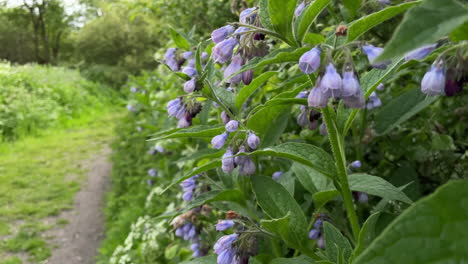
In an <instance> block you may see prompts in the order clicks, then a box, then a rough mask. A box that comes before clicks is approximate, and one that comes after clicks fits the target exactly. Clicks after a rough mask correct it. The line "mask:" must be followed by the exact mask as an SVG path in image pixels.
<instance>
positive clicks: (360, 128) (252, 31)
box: [110, 0, 468, 264]
mask: <svg viewBox="0 0 468 264" xmlns="http://www.w3.org/2000/svg"><path fill="white" fill-rule="evenodd" d="M258 5H259V6H258V7H254V8H250V9H246V10H243V11H242V12H241V13H240V19H239V22H235V23H232V24H231V25H227V26H225V27H222V28H220V29H218V30H216V31H214V32H212V34H211V39H210V41H201V42H200V43H197V42H196V41H194V40H193V38H188V37H186V35H185V34H182V33H179V32H177V31H175V30H174V31H172V32H171V33H172V37H173V40H174V43H175V44H176V45H177V46H178V49H176V48H173V47H171V48H170V49H168V50H167V52H166V53H165V54H164V62H165V64H166V66H167V67H166V68H162V67H160V68H159V69H158V70H157V71H155V72H154V73H152V74H150V75H149V76H146V77H145V76H143V77H141V78H140V79H135V80H133V81H132V82H131V83H130V84H129V87H128V89H129V90H130V91H132V93H131V96H130V100H129V104H128V105H127V108H128V110H129V111H130V112H131V113H130V116H129V117H130V120H127V125H128V126H129V127H135V126H139V127H141V129H142V131H141V132H142V133H143V135H142V136H141V138H140V140H143V139H146V142H147V143H145V144H156V146H163V147H164V151H163V153H165V154H168V153H172V155H167V156H166V155H159V156H157V157H158V159H157V160H149V161H148V162H147V163H146V162H145V163H144V164H145V165H144V166H142V165H137V162H136V161H138V160H139V159H142V158H129V159H131V160H132V161H130V162H128V163H129V164H132V168H134V169H135V170H137V169H139V170H141V172H140V173H138V176H137V175H136V174H135V175H134V177H135V182H139V184H140V186H139V187H138V186H133V184H132V186H133V187H132V188H142V186H143V185H144V179H145V177H146V178H147V177H148V176H146V175H145V173H144V171H145V170H146V169H148V168H151V169H154V171H153V170H151V171H148V173H149V174H151V175H153V176H154V175H155V174H157V175H156V176H155V179H154V183H155V185H156V186H152V189H151V190H148V191H146V193H147V194H148V196H147V199H146V201H145V202H144V206H142V204H143V198H141V200H139V203H138V204H139V206H137V208H142V211H140V214H139V215H138V216H139V217H140V216H141V217H140V218H139V219H138V220H134V223H133V224H132V227H131V228H130V232H129V233H128V235H127V238H126V239H125V241H124V242H123V243H122V244H121V245H120V246H118V247H116V250H115V251H114V253H113V257H112V258H111V260H110V262H111V263H180V262H181V261H183V260H187V259H189V258H191V257H190V256H188V254H187V251H188V249H189V248H190V250H191V251H192V258H193V259H192V260H187V261H186V262H183V263H192V264H201V263H218V264H225V263H226V264H227V263H265V264H266V263H272V264H275V263H301V264H302V263H359V264H360V263H422V262H424V263H426V262H433V261H440V262H444V263H445V262H463V261H464V260H465V259H466V257H467V256H466V252H465V250H464V245H465V244H466V242H467V241H468V233H467V232H466V231H464V229H463V225H464V224H466V223H467V221H468V214H467V212H466V210H464V209H465V208H464V207H466V206H465V205H464V204H465V203H466V202H465V199H463V197H462V196H463V193H464V192H466V191H467V190H468V181H467V180H466V177H467V174H466V169H467V166H468V165H467V162H466V150H465V145H466V140H465V138H466V136H467V134H466V131H467V127H466V126H467V125H466V122H459V120H463V118H464V117H463V116H465V115H466V111H467V109H466V107H465V105H466V103H467V99H466V91H463V86H464V84H465V81H466V76H467V72H466V68H464V65H466V57H467V49H466V47H467V42H466V41H464V40H465V39H466V33H463V32H462V31H463V27H464V23H466V22H467V21H468V11H467V9H466V7H464V6H463V5H461V4H460V3H459V2H458V1H456V0H450V1H444V3H442V2H440V1H437V0H425V1H410V2H404V3H401V4H399V5H389V1H378V2H366V3H364V4H362V6H361V3H360V1H344V6H342V5H340V4H338V3H335V2H332V1H330V0H315V1H312V2H310V3H306V2H303V3H299V1H296V0H261V1H258ZM403 13H404V14H405V15H404V17H403V19H401V17H400V15H401V14H403ZM449 14H450V15H449ZM355 18H358V19H355ZM389 21H390V22H391V23H390V22H389ZM395 22H398V23H400V26H399V27H397V28H396V29H395V28H394V26H393V25H394V23H395ZM422 22H424V23H422ZM236 28H237V29H236ZM312 31H313V32H314V33H312ZM391 35H393V37H390V36H391ZM446 36H449V38H447V37H446ZM387 40H388V42H387ZM211 41H213V42H214V44H212V43H210V42H211ZM384 42H387V43H386V44H385V48H380V47H379V46H382V45H383V44H384ZM337 69H338V70H337ZM341 69H342V70H341ZM171 71H172V72H173V74H172V75H169V76H168V73H169V72H171ZM176 77H177V78H179V79H180V81H179V82H177V81H174V79H172V78H176ZM148 87H151V88H148ZM182 90H183V91H182ZM143 91H146V92H143ZM142 92H143V93H142ZM184 92H185V93H184ZM446 96H447V97H446ZM165 108H166V109H165ZM168 116H169V117H168ZM176 122H177V128H174V127H175V126H176ZM133 131H135V130H133ZM133 133H136V132H133ZM127 138H129V136H128V135H126V136H125V137H124V139H125V141H124V144H126V139H127ZM210 143H211V144H210ZM139 144H144V143H139ZM149 146H150V145H146V148H145V147H141V145H139V148H140V150H139V151H138V152H133V150H131V153H132V154H134V155H137V156H138V154H137V153H140V155H144V153H145V152H146V151H147V148H148V147H149ZM152 146H154V145H152ZM129 147H130V146H129ZM127 151H129V152H130V150H128V149H127ZM118 155H124V154H123V153H121V154H118ZM119 160H120V159H119ZM133 165H135V167H133ZM122 170H123V169H122ZM116 176H117V177H118V178H117V179H116V181H117V182H120V181H122V180H124V178H122V176H121V175H116ZM125 180H131V181H133V180H134V179H133V177H132V178H130V179H125ZM449 180H454V181H449ZM441 185H442V186H441ZM122 190H123V191H124V193H126V194H129V195H130V194H131V193H132V192H133V191H128V190H130V188H128V187H126V188H123V189H122ZM111 201H112V200H111ZM132 207H133V205H131V204H128V208H132ZM133 208H135V207H133ZM123 210H126V211H128V210H130V209H123ZM134 219H136V216H135V218H134ZM126 230H129V229H126ZM125 233H127V232H125ZM449 244H450V246H447V245H449ZM163 248H164V249H165V251H164V255H163V252H162V249H163Z"/></svg>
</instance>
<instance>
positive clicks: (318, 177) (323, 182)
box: [291, 162, 329, 194]
mask: <svg viewBox="0 0 468 264" xmlns="http://www.w3.org/2000/svg"><path fill="white" fill-rule="evenodd" d="M291 170H292V171H293V172H294V174H295V175H296V178H297V179H298V180H299V182H300V183H301V184H302V186H304V188H305V189H306V190H307V191H309V192H310V193H311V194H314V193H316V192H317V191H322V190H326V189H329V180H328V178H327V176H325V175H323V174H322V173H320V172H318V171H316V170H313V169H311V168H309V167H307V166H305V165H302V164H300V163H297V162H294V164H293V165H292V167H291Z"/></svg>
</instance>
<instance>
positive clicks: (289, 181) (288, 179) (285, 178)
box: [278, 171, 296, 196]
mask: <svg viewBox="0 0 468 264" xmlns="http://www.w3.org/2000/svg"><path fill="white" fill-rule="evenodd" d="M278 183H279V184H281V185H283V187H284V188H285V189H286V190H287V191H288V192H289V193H290V194H291V196H294V187H295V184H296V178H294V176H293V175H292V172H291V171H288V172H286V173H284V174H283V175H281V177H280V178H279V180H278Z"/></svg>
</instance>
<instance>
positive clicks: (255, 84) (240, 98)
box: [235, 71, 278, 109]
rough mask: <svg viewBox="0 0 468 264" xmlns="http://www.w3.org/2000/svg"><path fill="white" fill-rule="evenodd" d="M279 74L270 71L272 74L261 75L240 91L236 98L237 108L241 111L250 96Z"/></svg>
mask: <svg viewBox="0 0 468 264" xmlns="http://www.w3.org/2000/svg"><path fill="white" fill-rule="evenodd" d="M276 73H278V72H274V71H270V72H264V73H262V74H261V75H259V76H258V77H257V78H255V79H253V80H252V82H251V83H250V84H249V85H247V86H244V87H243V88H242V89H241V90H240V91H239V94H237V96H236V103H235V106H236V107H237V108H238V109H240V108H241V107H242V104H243V103H244V102H245V101H246V100H247V98H249V96H250V95H252V93H253V92H255V90H256V89H257V88H259V87H260V86H261V85H262V84H263V83H265V82H266V81H267V80H268V79H270V78H271V77H272V76H273V75H275V74H276Z"/></svg>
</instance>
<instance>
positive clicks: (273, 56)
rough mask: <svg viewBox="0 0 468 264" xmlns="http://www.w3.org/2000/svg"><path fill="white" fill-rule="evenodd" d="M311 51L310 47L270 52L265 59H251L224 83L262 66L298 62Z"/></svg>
mask: <svg viewBox="0 0 468 264" xmlns="http://www.w3.org/2000/svg"><path fill="white" fill-rule="evenodd" d="M308 50H310V47H304V48H298V49H295V48H292V47H291V48H285V49H277V50H274V51H272V52H270V53H269V54H268V55H266V56H265V57H255V58H253V59H251V60H250V61H249V62H248V63H247V64H245V65H244V66H242V67H241V69H240V70H239V71H238V72H236V73H233V74H232V75H231V76H229V77H227V78H225V79H224V80H223V82H226V80H228V79H230V78H232V77H233V76H235V75H237V74H239V73H242V72H245V71H248V70H252V69H256V68H259V67H262V66H266V65H270V64H276V63H284V62H298V61H299V58H300V57H301V56H302V54H304V53H305V52H306V51H308Z"/></svg>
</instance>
